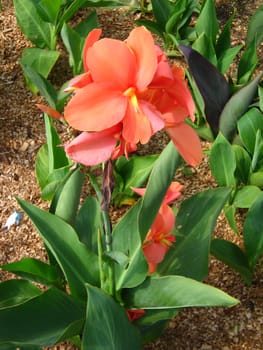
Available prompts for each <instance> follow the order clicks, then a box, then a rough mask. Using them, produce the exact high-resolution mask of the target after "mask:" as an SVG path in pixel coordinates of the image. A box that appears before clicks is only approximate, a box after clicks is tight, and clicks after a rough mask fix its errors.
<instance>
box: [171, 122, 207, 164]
mask: <svg viewBox="0 0 263 350" xmlns="http://www.w3.org/2000/svg"><path fill="white" fill-rule="evenodd" d="M166 131H167V133H168V135H169V136H170V137H171V139H172V141H173V143H174V144H175V147H176V148H177V150H178V152H179V153H180V154H181V156H182V157H183V159H184V160H185V161H186V163H188V164H190V165H191V166H196V165H198V164H199V163H200V162H201V160H202V157H203V155H202V148H201V143H200V139H199V137H198V135H197V134H196V132H195V131H194V129H193V128H192V127H191V126H190V125H187V124H186V123H179V124H176V125H175V126H174V127H169V128H166Z"/></svg>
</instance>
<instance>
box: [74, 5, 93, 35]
mask: <svg viewBox="0 0 263 350" xmlns="http://www.w3.org/2000/svg"><path fill="white" fill-rule="evenodd" d="M98 27H99V22H98V16H97V12H96V11H92V12H91V13H90V14H89V15H88V17H86V18H84V19H83V20H82V21H81V22H80V23H79V24H78V25H77V26H76V27H74V30H75V31H76V32H77V33H79V35H80V36H81V37H83V38H86V36H87V35H88V34H89V32H90V31H91V30H92V29H94V28H98Z"/></svg>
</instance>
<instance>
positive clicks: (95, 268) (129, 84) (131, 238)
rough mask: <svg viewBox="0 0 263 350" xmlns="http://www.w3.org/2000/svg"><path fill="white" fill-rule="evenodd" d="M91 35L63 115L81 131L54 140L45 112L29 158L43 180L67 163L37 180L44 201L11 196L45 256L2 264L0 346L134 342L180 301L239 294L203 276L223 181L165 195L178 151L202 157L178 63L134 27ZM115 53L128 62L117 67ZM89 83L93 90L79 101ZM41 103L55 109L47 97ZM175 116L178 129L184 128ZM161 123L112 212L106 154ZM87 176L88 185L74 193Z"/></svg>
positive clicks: (224, 192)
mask: <svg viewBox="0 0 263 350" xmlns="http://www.w3.org/2000/svg"><path fill="white" fill-rule="evenodd" d="M99 35H100V31H98V30H95V31H92V32H91V33H90V34H89V36H88V38H87V40H86V46H85V49H84V67H85V73H84V74H82V75H80V76H78V77H77V78H74V79H73V80H72V82H71V83H70V84H69V87H68V89H75V88H76V87H78V90H77V92H75V94H74V95H73V96H72V98H71V99H70V101H69V102H68V103H67V105H66V108H65V110H64V117H65V119H66V120H67V122H68V123H69V124H72V125H73V126H74V128H76V129H78V130H79V131H81V132H82V133H81V134H80V135H82V134H84V135H85V136H84V142H83V143H82V142H81V141H82V140H81V141H80V142H79V136H77V138H76V139H77V141H76V139H74V140H73V141H69V143H66V144H65V145H64V148H62V147H60V148H57V147H56V146H57V145H58V144H59V140H58V138H57V134H56V132H55V131H54V128H53V126H52V124H53V123H52V122H51V120H50V119H49V117H48V116H45V119H46V129H47V136H48V138H49V139H48V140H47V146H45V148H44V150H41V151H40V152H43V154H45V157H44V156H43V154H42V157H40V158H39V159H41V160H42V163H39V164H38V166H40V164H41V166H42V168H43V172H44V175H45V176H43V177H42V179H41V181H40V183H42V184H43V188H44V189H46V186H48V184H49V177H50V178H51V179H52V176H53V175H50V174H53V173H54V172H55V171H57V170H58V171H60V169H62V168H63V167H66V168H67V167H68V166H70V168H69V169H67V171H66V174H65V176H64V178H63V176H62V175H61V174H60V175H59V176H61V178H60V180H61V181H59V183H58V184H56V185H55V186H52V187H53V189H52V190H50V192H49V191H47V193H49V195H50V198H48V199H50V200H51V203H50V208H49V211H44V210H42V209H40V208H38V207H37V206H34V205H32V204H30V203H27V202H26V201H24V200H23V199H20V198H18V199H17V200H18V203H19V204H20V206H21V207H22V209H23V210H24V211H25V213H26V214H27V215H28V216H29V217H30V219H31V220H32V222H33V224H34V225H35V227H36V229H37V231H38V233H39V234H40V236H41V238H42V240H43V242H44V245H45V248H46V252H47V256H48V260H47V261H46V262H43V261H39V260H37V259H33V258H26V259H22V260H20V261H17V262H13V263H10V264H6V265H3V266H2V267H1V268H2V269H3V270H6V271H10V272H13V273H15V274H16V275H18V276H19V277H20V278H19V279H11V280H7V281H4V282H2V283H0V291H1V293H0V295H1V301H0V323H1V325H3V326H2V327H1V328H0V348H1V349H8V350H9V349H10V350H11V349H17V348H20V349H28V350H39V349H41V348H42V347H44V346H52V345H54V344H57V343H59V342H61V341H70V342H71V343H73V344H75V346H77V347H79V348H81V349H83V350H85V349H100V348H107V349H114V350H116V349H124V348H125V349H141V348H142V346H143V344H144V343H147V342H149V341H151V340H152V339H154V338H156V337H158V336H159V335H160V334H161V333H162V331H163V330H164V329H165V327H166V326H167V323H168V321H169V319H171V318H172V317H175V316H176V315H177V314H178V312H179V311H180V309H181V308H183V307H192V306H199V307H201V306H205V307H207V306H227V307H229V306H233V305H235V304H236V303H237V302H238V301H237V300H236V299H235V298H233V297H230V296H229V295H227V294H226V293H224V292H222V291H220V290H218V289H216V288H214V287H212V286H209V285H207V284H204V283H202V281H203V280H204V279H205V278H206V276H207V274H208V262H209V248H210V242H211V237H212V233H213V229H214V226H215V223H216V219H217V217H218V215H219V213H220V211H221V210H222V208H223V206H224V205H225V203H226V201H227V200H228V197H229V195H230V191H231V189H230V188H228V187H225V188H219V189H212V190H206V191H204V192H200V193H197V194H196V195H194V196H193V197H191V198H189V199H187V200H185V201H184V202H183V204H182V205H181V207H180V208H179V210H178V208H177V207H176V206H174V207H172V206H171V203H173V202H174V201H175V200H176V199H177V198H179V197H180V196H181V192H182V190H183V186H182V185H181V184H179V183H176V182H174V176H175V172H176V170H177V168H178V166H179V165H180V164H181V161H182V158H181V156H182V157H183V158H184V159H185V161H187V162H188V163H189V164H191V165H194V164H197V163H198V162H200V160H201V153H200V148H198V147H197V148H196V145H197V138H194V137H195V136H193V135H195V134H194V131H193V130H192V129H191V130H190V126H189V125H188V124H186V122H185V120H186V119H187V118H188V116H190V117H191V111H192V106H193V101H192V97H191V95H190V93H189V91H188V89H187V85H186V82H185V80H184V76H183V74H182V73H183V72H182V71H181V70H179V69H178V67H173V68H171V67H170V66H169V65H168V62H167V60H166V58H165V56H164V54H163V53H162V52H161V50H160V49H159V48H158V47H156V46H155V45H154V43H153V39H152V37H151V35H150V33H149V32H148V31H147V30H146V29H145V28H144V27H139V28H137V29H135V30H133V31H132V32H131V34H130V36H129V37H128V39H127V40H126V41H125V42H121V41H118V40H112V39H108V38H104V39H99ZM137 39H138V40H137ZM113 48H114V49H115V50H113ZM117 48H118V50H117ZM107 50H110V52H111V53H117V56H118V57H116V60H115V59H113V60H111V61H110V62H108V60H107V59H108V57H109V55H107V54H106V53H107ZM120 53H121V56H119V55H120ZM120 57H121V58H120ZM135 57H136V60H135ZM120 62H122V64H121V65H120ZM105 65H106V66H105ZM123 65H124V66H125V67H126V68H127V69H122V70H120V69H119V67H123ZM110 88H111V89H110ZM101 92H103V94H104V95H103V96H102V95H101ZM90 94H92V96H93V100H92V99H91V100H90V101H89V103H88V104H87V99H86V97H87V96H89V95H90ZM112 102H113V104H112ZM163 102H165V103H163ZM105 106H107V107H110V106H111V108H105ZM41 108H42V109H43V110H44V111H45V112H48V113H49V114H50V115H51V116H53V117H59V118H60V119H61V114H60V113H59V112H57V111H55V110H54V109H53V108H51V107H43V106H41ZM112 109H114V111H113V110H112ZM85 111H86V113H85ZM94 111H96V116H97V118H96V123H94V121H92V118H91V115H92V112H94ZM140 121H141V122H142V124H143V126H144V130H143V129H142V128H141V123H140ZM148 125H151V128H150V127H147V126H148ZM184 125H186V127H185V126H184ZM131 126H132V127H133V129H132V130H130V127H131ZM83 128H84V129H85V130H86V131H83V130H82V129H83ZM176 128H178V129H179V130H180V132H181V133H185V134H184V137H183V138H181V139H180V133H179V134H177V132H176V131H177V130H176ZM160 129H168V131H167V132H168V134H169V135H171V138H172V141H171V142H170V143H169V144H168V145H167V146H166V147H165V148H164V150H163V151H162V153H161V154H160V156H159V157H158V158H156V159H154V161H153V164H152V165H151V171H150V172H149V176H147V177H146V179H145V184H146V188H143V186H144V187H145V184H143V185H142V186H141V185H139V186H140V188H138V185H134V186H133V187H132V190H133V191H134V192H136V193H137V194H138V195H140V196H141V198H140V199H138V201H136V203H135V204H134V205H133V206H132V207H131V208H129V209H128V210H127V212H126V214H125V215H124V216H123V217H121V218H120V219H119V220H118V221H117V222H112V220H111V215H110V207H111V202H112V193H113V190H114V182H115V181H118V177H115V174H116V172H115V171H114V168H115V167H116V164H117V163H118V161H120V160H121V159H123V158H122V157H127V158H128V156H129V157H130V159H131V160H132V158H133V150H134V149H135V147H137V145H138V143H139V142H141V143H144V144H146V143H147V142H148V140H149V139H150V138H151V136H152V135H153V134H154V133H155V132H157V130H160ZM113 131H114V132H113ZM85 133H86V134H85ZM178 135H179V136H178ZM188 135H190V136H191V137H189V138H188V137H187V136H188ZM81 137H82V136H81ZM90 139H91V140H92V141H94V140H96V141H98V142H97V143H95V142H90ZM175 146H176V147H175ZM176 148H178V151H177V150H176ZM63 152H65V153H63ZM179 152H180V153H179ZM180 154H181V155H180ZM66 155H67V156H68V158H67V157H66ZM69 158H70V159H69ZM73 162H74V164H73ZM79 163H81V164H79ZM98 166H102V174H103V176H102V182H101V185H99V183H98V179H97V176H96V174H97V167H98ZM118 166H119V168H118V172H120V165H118ZM45 168H47V169H46V170H45ZM43 172H39V173H38V176H39V177H40V176H42V175H43ZM53 179H55V176H53ZM39 180H40V179H39ZM87 180H89V182H90V184H91V185H92V187H93V191H92V193H95V195H94V194H92V193H88V195H87V197H86V198H85V197H84V198H83V187H85V186H86V182H87ZM51 183H52V181H51ZM176 211H178V213H177V215H176V217H175V214H174V213H175V212H176ZM197 247H198V249H196V248H197ZM36 282H37V285H36ZM36 313H37V317H36ZM25 320H26V322H25ZM14 322H18V323H19V325H20V327H14Z"/></svg>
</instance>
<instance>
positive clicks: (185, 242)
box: [157, 188, 230, 280]
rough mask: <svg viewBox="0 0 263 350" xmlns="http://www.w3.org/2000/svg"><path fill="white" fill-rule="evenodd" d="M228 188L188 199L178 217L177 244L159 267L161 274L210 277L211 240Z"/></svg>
mask: <svg viewBox="0 0 263 350" xmlns="http://www.w3.org/2000/svg"><path fill="white" fill-rule="evenodd" d="M229 194H230V189H229V188H218V189H210V190H206V191H203V192H200V193H198V194H196V195H193V196H192V197H191V198H189V199H186V200H185V201H184V202H183V203H182V205H181V208H180V209H179V211H178V214H177V217H176V227H175V228H176V231H175V235H176V242H175V244H174V247H173V248H172V249H170V250H169V251H168V253H167V254H166V256H165V259H164V260H163V262H161V263H160V264H159V265H158V269H157V272H158V273H159V274H160V275H168V274H170V275H175V274H176V275H182V276H186V277H190V278H194V279H197V280H203V279H204V278H205V277H206V276H207V274H208V262H209V249H210V240H211V235H212V233H213V230H214V227H215V223H216V220H217V217H218V215H219V213H220V212H221V210H222V208H223V207H224V205H225V203H226V201H227V199H228V197H229Z"/></svg>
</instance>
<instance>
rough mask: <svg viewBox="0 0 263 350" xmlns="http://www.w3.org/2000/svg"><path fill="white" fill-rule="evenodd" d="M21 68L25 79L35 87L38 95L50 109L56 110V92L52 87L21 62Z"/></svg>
mask: <svg viewBox="0 0 263 350" xmlns="http://www.w3.org/2000/svg"><path fill="white" fill-rule="evenodd" d="M21 67H22V69H23V72H24V74H25V75H26V77H27V78H28V79H29V80H30V82H31V83H33V84H34V85H35V86H36V87H37V89H38V90H39V92H40V94H41V95H42V96H43V97H45V99H46V100H47V102H48V104H49V105H50V107H52V108H56V103H57V92H56V90H55V88H54V86H53V85H52V84H51V83H50V82H49V81H48V80H47V79H46V78H44V77H42V76H41V75H40V74H39V73H37V71H35V70H34V69H33V68H32V67H30V66H28V65H25V64H23V63H22V62H21Z"/></svg>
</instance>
